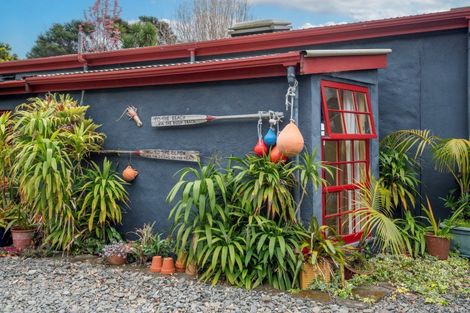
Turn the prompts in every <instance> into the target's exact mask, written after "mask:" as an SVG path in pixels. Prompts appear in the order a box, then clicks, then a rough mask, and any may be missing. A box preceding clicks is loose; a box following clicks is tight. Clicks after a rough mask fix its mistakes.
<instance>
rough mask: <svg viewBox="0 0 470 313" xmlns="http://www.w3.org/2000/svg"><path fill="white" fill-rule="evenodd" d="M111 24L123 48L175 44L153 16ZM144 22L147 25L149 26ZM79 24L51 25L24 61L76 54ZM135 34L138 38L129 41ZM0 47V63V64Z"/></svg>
mask: <svg viewBox="0 0 470 313" xmlns="http://www.w3.org/2000/svg"><path fill="white" fill-rule="evenodd" d="M115 23H117V24H118V27H119V30H120V32H121V37H122V41H123V47H124V48H131V47H146V46H154V45H165V44H173V43H175V42H176V36H175V34H174V33H173V31H172V30H171V27H170V25H169V24H168V23H167V22H165V21H162V20H159V19H157V18H156V17H153V16H140V17H139V22H138V23H136V24H129V23H128V22H127V21H124V20H122V19H118V20H116V21H115ZM147 23H150V25H149V24H147ZM80 25H83V21H80V20H73V21H71V22H68V23H64V24H58V23H56V24H53V25H52V26H51V28H49V30H47V31H46V32H45V33H43V34H41V35H39V37H38V38H37V39H36V42H35V44H34V46H33V48H32V49H31V51H30V52H29V53H28V54H27V55H26V56H27V58H29V59H31V58H40V57H48V56H56V55H64V54H74V53H77V52H78V37H79V27H80ZM134 25H135V26H134ZM152 26H153V27H152ZM89 31H90V26H86V25H85V27H84V32H85V33H88V32H89ZM136 34H137V36H138V38H133V37H134V36H135V35H136ZM1 47H2V46H1V45H0V61H2V48H1Z"/></svg>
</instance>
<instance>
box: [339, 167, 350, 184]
mask: <svg viewBox="0 0 470 313" xmlns="http://www.w3.org/2000/svg"><path fill="white" fill-rule="evenodd" d="M339 169H340V172H339V175H340V177H341V179H340V183H341V185H350V184H353V176H352V164H340V165H339Z"/></svg>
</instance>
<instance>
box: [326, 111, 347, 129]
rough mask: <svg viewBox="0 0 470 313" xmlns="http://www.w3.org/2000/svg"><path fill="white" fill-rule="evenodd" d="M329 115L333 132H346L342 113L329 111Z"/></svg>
mask: <svg viewBox="0 0 470 313" xmlns="http://www.w3.org/2000/svg"><path fill="white" fill-rule="evenodd" d="M328 116H329V118H330V127H331V132H333V133H337V134H342V133H344V131H343V123H342V115H341V113H339V112H328Z"/></svg>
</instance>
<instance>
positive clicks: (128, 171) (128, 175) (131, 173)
mask: <svg viewBox="0 0 470 313" xmlns="http://www.w3.org/2000/svg"><path fill="white" fill-rule="evenodd" d="M137 175H139V172H137V171H136V170H135V169H134V168H133V167H132V166H130V165H128V166H127V167H126V168H125V169H124V171H122V178H124V180H125V181H126V182H128V183H129V182H131V181H133V180H134V179H135V178H136V177H137Z"/></svg>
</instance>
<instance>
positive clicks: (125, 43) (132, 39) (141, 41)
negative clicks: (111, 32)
mask: <svg viewBox="0 0 470 313" xmlns="http://www.w3.org/2000/svg"><path fill="white" fill-rule="evenodd" d="M156 44H157V28H156V27H155V26H154V25H153V24H152V23H150V22H137V23H134V24H130V25H129V27H128V32H127V33H126V34H123V35H122V47H123V48H137V47H147V46H155V45H156Z"/></svg>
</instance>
